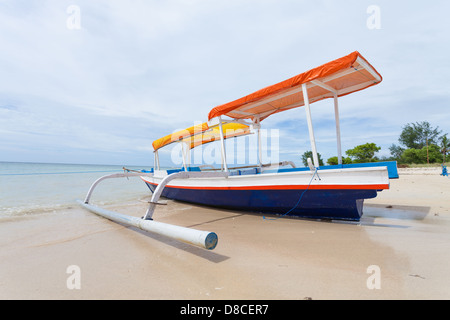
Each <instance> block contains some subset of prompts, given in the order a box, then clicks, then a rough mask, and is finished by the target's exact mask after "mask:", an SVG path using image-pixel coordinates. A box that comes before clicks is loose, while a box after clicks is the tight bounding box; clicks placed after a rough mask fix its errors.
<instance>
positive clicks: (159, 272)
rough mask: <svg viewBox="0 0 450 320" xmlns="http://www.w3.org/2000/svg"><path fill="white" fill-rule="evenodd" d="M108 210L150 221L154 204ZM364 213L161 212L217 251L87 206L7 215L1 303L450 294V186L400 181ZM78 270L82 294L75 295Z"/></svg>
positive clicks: (431, 180) (428, 179)
mask: <svg viewBox="0 0 450 320" xmlns="http://www.w3.org/2000/svg"><path fill="white" fill-rule="evenodd" d="M94 202H95V201H94ZM110 209H112V210H116V211H118V212H121V213H125V214H129V215H133V216H137V217H140V216H142V215H143V214H144V213H145V210H146V204H145V203H142V202H139V201H136V202H133V203H128V204H124V205H122V206H115V207H113V208H110ZM364 211H365V213H364V216H363V218H362V220H361V222H360V223H343V222H325V221H313V220H304V219H294V218H280V219H276V217H266V218H275V219H274V220H269V219H264V218H263V216H262V215H256V214H243V213H242V212H238V211H227V210H217V209H211V208H205V207H200V206H194V205H190V204H184V203H180V202H174V201H169V202H168V205H166V206H159V207H158V208H157V210H156V212H155V214H154V218H155V220H158V221H161V222H167V223H173V224H176V225H181V226H187V227H193V228H196V229H200V230H208V231H213V232H216V233H217V234H218V236H219V243H218V245H217V247H216V248H215V249H214V250H213V251H208V250H205V249H201V248H197V247H194V246H191V245H188V244H184V243H181V242H178V241H176V240H171V239H167V238H165V237H163V236H158V235H153V234H150V233H147V232H144V231H139V230H137V229H134V228H130V227H125V226H122V225H120V224H117V223H115V222H111V221H109V220H106V219H104V218H101V217H98V216H96V215H95V214H92V213H90V212H87V211H85V210H84V209H81V208H79V207H78V206H77V204H74V207H73V208H71V209H69V210H65V211H58V212H51V213H42V214H38V215H34V216H28V217H18V218H14V219H9V220H6V219H4V220H0V235H1V237H0V299H192V300H196V299H275V300H277V299H283V300H291V299H294V300H302V299H305V298H312V299H314V300H316V299H450V272H449V271H448V267H449V265H450V179H448V178H446V177H442V176H439V175H436V174H435V175H430V174H421V173H420V172H416V173H411V172H408V173H407V174H401V175H400V179H397V180H391V189H390V190H387V191H383V192H381V193H380V194H379V196H378V197H377V198H375V199H371V200H368V201H366V202H365V208H364ZM72 265H75V266H78V267H79V270H80V278H79V280H80V281H79V283H80V285H81V288H80V289H69V288H68V285H67V280H68V278H69V277H71V274H69V273H67V268H68V267H69V266H72ZM370 266H377V267H378V268H379V269H378V270H379V273H377V271H375V273H373V271H371V270H373V269H370V268H371V267H370ZM368 271H369V272H368ZM378 275H379V277H378V278H376V280H377V281H378V280H379V281H378V282H377V281H375V282H374V281H373V279H375V278H374V277H375V276H378ZM368 282H369V286H368ZM371 284H372V285H373V284H378V285H379V288H378V287H375V288H372V289H370V288H369V287H370V285H371Z"/></svg>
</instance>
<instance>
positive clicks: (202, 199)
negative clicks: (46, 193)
mask: <svg viewBox="0 0 450 320" xmlns="http://www.w3.org/2000/svg"><path fill="white" fill-rule="evenodd" d="M381 81H382V77H381V75H380V74H379V73H378V72H377V71H376V70H375V68H373V67H372V65H371V64H369V62H368V61H367V60H366V59H365V58H364V57H363V56H362V55H361V54H360V53H359V52H357V51H355V52H353V53H351V54H349V55H347V56H344V57H342V58H339V59H336V60H334V61H331V62H328V63H326V64H324V65H321V66H319V67H317V68H314V69H311V70H309V71H307V72H304V73H301V74H299V75H296V76H294V77H292V78H290V79H287V80H285V81H282V82H279V83H277V84H274V85H271V86H269V87H266V88H263V89H261V90H258V91H256V92H254V93H251V94H249V95H247V96H244V97H242V98H240V99H237V100H234V101H231V102H229V103H225V104H223V105H220V106H217V107H215V108H213V109H212V110H211V111H210V112H209V114H208V121H207V122H204V123H202V124H201V125H197V126H194V127H190V128H187V129H186V130H183V131H180V132H176V133H173V134H170V135H167V136H165V137H163V138H161V139H158V140H156V141H154V142H153V148H154V155H155V168H154V170H152V172H149V173H145V174H144V173H139V172H135V173H128V174H129V175H134V176H140V177H141V178H142V180H143V181H144V182H145V183H146V184H147V185H148V187H149V189H150V190H151V191H152V193H153V195H152V199H151V201H150V206H149V209H148V210H147V213H146V214H145V216H144V217H143V219H142V220H144V221H151V220H152V216H153V212H154V210H155V208H156V205H157V204H159V198H160V197H161V196H162V197H165V198H167V199H173V200H178V201H183V202H189V203H195V204H200V205H206V206H213V207H220V208H227V209H233V210H241V211H250V212H260V213H263V214H277V215H289V216H298V217H304V218H313V219H332V220H333V219H338V220H353V221H358V220H360V218H361V216H362V214H363V202H364V199H370V198H374V197H376V196H377V193H378V192H380V191H382V190H385V189H389V179H395V178H398V173H397V164H396V162H395V161H388V162H371V163H358V164H347V165H346V164H342V151H341V139H340V123H339V105H338V98H339V97H342V96H345V95H348V94H350V93H354V92H357V91H360V90H363V89H366V88H369V87H371V86H374V85H377V84H379V83H380V82H381ZM323 99H333V101H334V111H335V120H336V137H337V154H338V165H331V166H320V165H319V160H318V155H317V150H316V142H315V137H314V129H313V124H312V119H311V112H310V104H312V103H314V102H317V101H320V100H323ZM302 106H304V107H305V112H306V120H307V125H308V132H309V138H310V143H311V150H312V159H308V164H309V166H308V167H306V168H296V167H295V165H294V164H293V163H292V162H288V161H282V162H277V163H275V164H272V163H271V164H263V163H262V159H261V158H262V157H261V137H260V128H261V122H262V121H263V120H264V119H266V118H267V117H269V116H271V115H273V114H276V113H279V112H282V111H287V110H291V109H294V108H298V107H302ZM253 132H255V133H256V134H257V138H258V147H259V151H258V164H256V165H254V166H245V167H241V168H239V167H238V168H229V167H228V165H227V159H226V150H225V140H226V139H227V138H231V137H237V136H242V135H246V134H250V133H253ZM212 141H220V144H221V159H222V164H221V168H220V169H211V168H206V167H203V166H198V167H191V166H190V165H188V161H187V158H188V156H187V154H186V151H189V150H191V149H193V148H195V147H197V146H200V145H203V144H205V143H209V142H212ZM175 142H180V143H181V145H182V146H183V147H184V148H185V149H184V150H183V160H184V163H183V167H181V168H179V169H174V170H162V169H161V168H160V164H159V156H158V150H159V149H160V148H163V147H165V146H167V145H170V144H172V143H175ZM129 175H126V173H125V174H124V176H129ZM93 187H94V186H93ZM93 187H92V188H91V190H90V192H89V193H88V196H87V197H86V200H85V204H86V205H88V202H89V198H90V194H91V193H92V190H93ZM214 246H215V244H214Z"/></svg>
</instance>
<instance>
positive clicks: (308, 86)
mask: <svg viewBox="0 0 450 320" xmlns="http://www.w3.org/2000/svg"><path fill="white" fill-rule="evenodd" d="M381 81H382V77H381V75H380V74H379V73H378V72H377V71H376V70H375V68H373V67H372V66H371V65H370V63H368V62H367V60H365V59H364V57H362V55H361V54H360V53H359V52H357V51H355V52H353V53H351V54H349V55H347V56H344V57H342V58H339V59H336V60H333V61H331V62H328V63H326V64H324V65H322V66H319V67H317V68H314V69H311V70H310V71H307V72H304V73H302V74H299V75H297V76H295V77H292V78H290V79H288V80H285V81H282V82H280V83H277V84H274V85H272V86H269V87H266V88H263V89H261V90H259V91H256V92H254V93H252V94H250V95H247V96H245V97H242V98H240V99H237V100H234V101H232V102H229V103H226V104H224V105H221V106H218V107H215V108H213V109H212V110H211V111H210V113H209V121H211V120H212V119H214V118H218V122H219V125H221V123H222V121H223V120H222V116H223V115H226V116H228V117H230V118H232V120H230V121H233V122H242V121H243V120H244V119H251V120H252V124H253V125H255V126H256V127H257V128H258V146H259V158H260V154H261V149H260V137H259V129H260V122H261V121H262V120H263V119H265V118H266V117H268V116H270V115H272V114H274V113H278V112H281V111H286V110H289V109H293V108H297V107H301V106H305V113H306V120H307V125H308V132H309V138H310V143H311V149H312V155H313V163H314V166H315V167H317V168H318V167H319V160H318V155H317V147H316V140H315V137H314V128H313V124H312V118H311V109H310V104H311V103H314V102H317V101H320V100H323V99H327V98H333V100H334V113H335V122H336V140H337V153H338V163H339V164H342V147H341V133H340V132H341V130H340V120H339V103H338V97H340V96H344V95H347V94H350V93H353V92H356V91H359V90H362V89H365V88H368V87H370V86H373V85H376V84H378V83H380V82H381ZM221 146H222V157H223V159H224V162H225V163H226V158H225V145H224V143H223V140H222V142H221ZM225 169H226V165H225Z"/></svg>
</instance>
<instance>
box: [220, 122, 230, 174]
mask: <svg viewBox="0 0 450 320" xmlns="http://www.w3.org/2000/svg"><path fill="white" fill-rule="evenodd" d="M219 131H220V145H221V152H222V170H223V169H225V172H228V165H227V157H226V151H225V138H224V136H223V126H222V117H221V116H219Z"/></svg>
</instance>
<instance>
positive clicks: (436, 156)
mask: <svg viewBox="0 0 450 320" xmlns="http://www.w3.org/2000/svg"><path fill="white" fill-rule="evenodd" d="M441 133H442V131H440V130H439V127H436V128H433V127H432V126H431V125H430V123H428V122H427V121H422V122H416V123H408V124H406V125H405V126H404V127H403V130H402V133H401V134H400V137H399V139H398V141H399V143H400V144H401V145H400V146H397V145H395V144H392V145H391V147H390V148H389V150H390V152H391V159H392V160H396V161H397V162H398V163H400V164H425V163H426V164H432V163H445V161H446V157H447V155H448V154H449V152H450V150H449V139H448V138H447V133H446V134H443V135H441Z"/></svg>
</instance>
